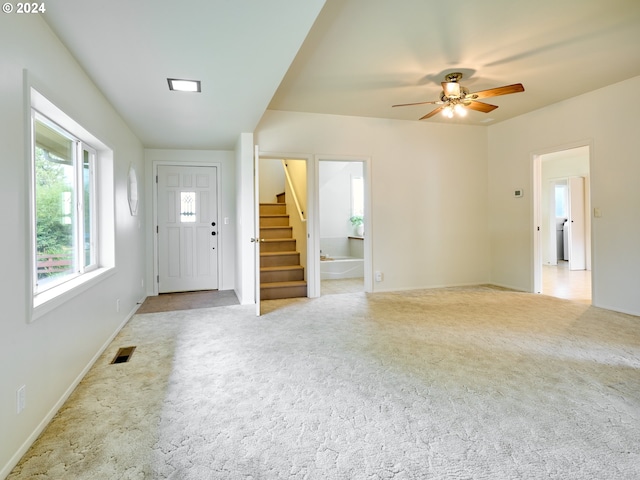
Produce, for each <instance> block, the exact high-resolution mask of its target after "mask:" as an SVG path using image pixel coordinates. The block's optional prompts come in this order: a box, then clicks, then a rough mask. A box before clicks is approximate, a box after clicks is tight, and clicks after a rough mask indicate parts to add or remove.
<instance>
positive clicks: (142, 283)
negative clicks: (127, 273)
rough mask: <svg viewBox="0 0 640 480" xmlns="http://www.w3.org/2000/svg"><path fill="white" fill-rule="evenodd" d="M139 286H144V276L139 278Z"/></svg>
mask: <svg viewBox="0 0 640 480" xmlns="http://www.w3.org/2000/svg"><path fill="white" fill-rule="evenodd" d="M140 287H141V288H144V278H141V279H140Z"/></svg>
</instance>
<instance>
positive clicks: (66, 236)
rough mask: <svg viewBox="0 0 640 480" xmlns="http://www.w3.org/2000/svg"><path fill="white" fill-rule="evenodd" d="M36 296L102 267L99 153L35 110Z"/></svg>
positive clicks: (33, 118)
mask: <svg viewBox="0 0 640 480" xmlns="http://www.w3.org/2000/svg"><path fill="white" fill-rule="evenodd" d="M32 121H33V123H32V125H33V130H32V131H33V139H34V142H33V168H32V171H33V185H34V187H33V195H34V198H33V207H34V211H33V220H34V222H35V225H34V232H35V238H34V254H35V261H34V265H35V272H34V276H33V277H34V280H35V286H34V287H35V288H34V292H35V293H36V294H38V293H41V292H43V291H45V290H48V289H50V288H52V287H54V286H56V285H59V284H61V283H63V282H65V281H67V280H69V279H71V278H75V277H76V276H78V275H82V274H83V273H86V272H89V271H91V270H93V269H96V268H97V266H98V245H97V239H98V232H97V219H96V211H97V210H96V209H97V207H96V200H97V192H96V151H95V149H93V148H92V147H91V146H89V145H87V144H85V143H83V142H82V141H80V140H79V139H77V138H75V137H74V136H73V135H72V134H71V133H69V132H68V131H66V130H64V129H63V128H62V127H60V126H59V125H57V124H56V123H54V122H53V121H51V120H49V119H48V118H46V117H45V116H43V115H41V114H40V113H39V112H37V111H35V110H33V115H32Z"/></svg>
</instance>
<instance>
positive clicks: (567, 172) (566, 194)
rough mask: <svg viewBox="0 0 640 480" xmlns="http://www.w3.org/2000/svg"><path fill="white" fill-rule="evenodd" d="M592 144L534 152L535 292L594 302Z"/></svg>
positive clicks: (589, 302)
mask: <svg viewBox="0 0 640 480" xmlns="http://www.w3.org/2000/svg"><path fill="white" fill-rule="evenodd" d="M589 156H590V148H589V146H588V145H581V146H576V147H573V148H567V149H563V150H558V151H552V152H548V153H544V154H539V155H535V156H534V178H535V185H536V193H537V194H536V199H535V201H534V218H535V219H536V229H535V233H536V238H535V240H534V245H536V248H535V249H534V262H535V265H534V288H535V292H537V293H542V294H545V295H550V296H554V297H559V298H565V299H569V300H573V301H578V302H582V303H587V304H591V221H590V211H591V207H590V203H591V202H590V182H589V178H590V174H589V165H590V160H589Z"/></svg>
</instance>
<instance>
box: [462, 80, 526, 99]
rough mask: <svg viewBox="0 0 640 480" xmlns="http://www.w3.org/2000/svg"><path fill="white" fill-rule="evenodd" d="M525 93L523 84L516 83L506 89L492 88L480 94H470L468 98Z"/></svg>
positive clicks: (506, 86)
mask: <svg viewBox="0 0 640 480" xmlns="http://www.w3.org/2000/svg"><path fill="white" fill-rule="evenodd" d="M518 92H524V87H523V86H522V84H521V83H514V84H513V85H505V86H504V87H498V88H490V89H489V90H481V91H479V92H475V93H470V94H469V95H467V98H469V97H471V98H472V99H474V100H475V99H478V98H488V97H497V96H499V95H509V94H510V93H518Z"/></svg>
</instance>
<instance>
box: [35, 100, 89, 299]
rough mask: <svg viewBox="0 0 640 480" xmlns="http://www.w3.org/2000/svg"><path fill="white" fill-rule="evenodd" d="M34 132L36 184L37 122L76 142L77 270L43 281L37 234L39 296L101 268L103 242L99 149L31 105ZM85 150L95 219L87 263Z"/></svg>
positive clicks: (36, 251) (74, 230)
mask: <svg viewBox="0 0 640 480" xmlns="http://www.w3.org/2000/svg"><path fill="white" fill-rule="evenodd" d="M31 122H32V126H31V131H32V141H31V148H32V152H31V158H32V166H31V171H32V176H33V179H32V183H33V185H34V186H35V185H36V183H37V172H36V171H35V161H36V148H37V145H36V143H37V142H36V138H37V135H36V122H39V123H41V124H43V125H45V126H46V127H48V128H50V129H51V130H53V131H55V132H56V133H58V134H59V135H61V136H62V137H64V138H66V139H68V140H70V141H71V142H72V159H71V162H72V170H73V185H72V188H73V195H72V205H71V208H74V209H75V222H74V223H75V228H74V229H73V237H75V238H74V245H75V247H74V250H75V251H74V258H76V262H75V264H74V265H73V272H72V273H69V274H66V275H63V276H60V277H59V278H56V279H53V280H51V281H48V282H44V283H43V282H41V281H39V278H38V249H37V236H35V235H34V237H33V239H32V243H33V248H32V255H33V259H32V260H33V262H34V268H35V270H34V271H33V272H32V278H33V291H34V295H39V294H41V293H43V292H46V291H47V290H49V289H52V288H56V287H57V286H59V285H61V284H62V283H65V282H67V281H70V280H73V279H74V278H76V277H78V276H80V275H84V274H85V273H87V272H91V271H92V270H95V269H97V268H98V265H99V245H98V242H97V238H98V226H97V216H96V212H97V197H98V194H97V182H96V172H95V171H96V165H95V163H96V158H97V154H96V149H95V148H93V147H92V146H91V145H89V144H87V143H86V142H83V141H82V140H80V139H79V138H77V137H76V136H75V135H73V134H72V133H71V132H68V131H67V130H65V129H64V128H62V127H61V126H60V125H58V124H57V123H56V122H54V121H53V120H51V119H50V118H48V117H47V116H46V115H44V114H42V113H41V112H39V111H38V110H37V109H35V108H31ZM85 152H87V153H88V156H89V208H88V213H89V216H90V217H91V219H93V220H92V221H91V223H90V225H89V232H88V233H89V238H90V239H91V242H90V243H91V247H90V253H89V256H90V261H89V263H87V262H86V261H85V254H86V253H85V249H84V243H85V240H84V239H85V236H86V233H87V232H86V229H85V215H86V213H87V208H86V205H85V193H86V192H85V185H84V157H85ZM35 195H36V188H35V187H34V189H33V193H32V198H31V202H32V203H31V204H32V205H33V207H32V210H33V212H32V215H31V218H32V222H33V225H32V228H33V231H34V232H36V231H37V208H38V206H37V204H36V200H35Z"/></svg>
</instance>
